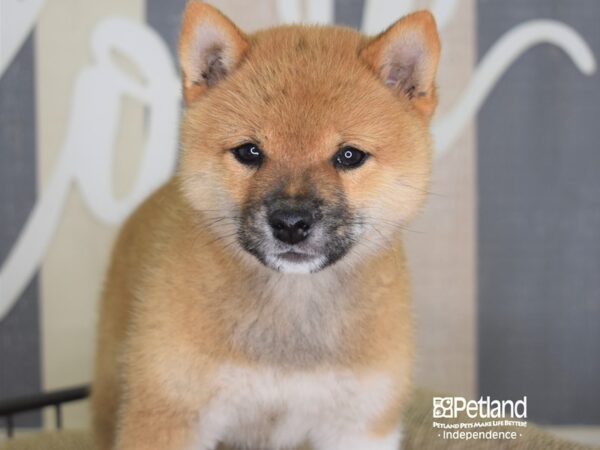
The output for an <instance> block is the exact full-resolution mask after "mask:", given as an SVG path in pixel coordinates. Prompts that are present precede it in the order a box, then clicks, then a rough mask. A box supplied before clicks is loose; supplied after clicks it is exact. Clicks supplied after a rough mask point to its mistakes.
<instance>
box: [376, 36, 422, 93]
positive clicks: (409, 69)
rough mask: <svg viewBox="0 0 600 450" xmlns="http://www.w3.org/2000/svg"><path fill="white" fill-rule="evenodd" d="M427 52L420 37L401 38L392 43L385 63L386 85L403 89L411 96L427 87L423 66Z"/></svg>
mask: <svg viewBox="0 0 600 450" xmlns="http://www.w3.org/2000/svg"><path fill="white" fill-rule="evenodd" d="M425 57H426V55H425V52H424V51H423V47H422V45H421V43H420V42H419V41H418V39H415V38H406V37H404V38H401V39H398V40H397V41H396V42H393V43H392V44H391V45H390V48H388V50H387V54H386V55H385V59H384V61H385V62H384V64H383V73H382V75H383V76H384V82H385V84H386V86H389V87H390V88H393V89H399V90H402V91H403V92H404V93H406V94H407V95H408V96H409V97H412V96H413V95H415V94H416V93H417V92H420V91H422V90H424V89H426V84H427V80H424V79H423V78H424V76H423V66H424V64H425Z"/></svg>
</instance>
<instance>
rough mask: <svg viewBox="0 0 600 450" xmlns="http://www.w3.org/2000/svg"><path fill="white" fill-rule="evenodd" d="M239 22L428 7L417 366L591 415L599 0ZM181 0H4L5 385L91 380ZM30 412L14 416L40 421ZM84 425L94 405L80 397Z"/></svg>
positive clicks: (173, 112)
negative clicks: (435, 58) (436, 44)
mask: <svg viewBox="0 0 600 450" xmlns="http://www.w3.org/2000/svg"><path fill="white" fill-rule="evenodd" d="M212 3H214V4H215V5H216V6H217V7H219V8H221V9H222V10H223V11H224V12H225V13H226V14H227V15H229V16H230V17H231V18H232V19H233V20H234V21H235V22H236V23H238V24H239V25H240V27H241V28H242V29H244V30H246V31H253V30H255V29H258V28H261V27H265V26H271V25H275V24H280V23H289V22H308V23H315V22H319V23H337V24H340V25H346V26H350V27H355V28H358V29H361V30H363V31H364V32H367V33H372V34H374V33H377V32H379V31H381V30H382V29H384V28H385V27H386V26H387V25H389V24H390V23H391V22H393V21H394V20H395V19H397V18H398V17H400V16H401V15H403V14H404V13H406V12H409V11H411V10H413V9H417V8H430V9H432V10H433V12H434V14H435V15H436V18H437V21H438V23H439V26H440V29H441V34H442V41H443V57H442V61H441V69H440V76H439V87H440V89H439V90H440V98H441V106H440V108H439V112H438V113H437V115H436V120H435V124H434V137H435V142H436V160H435V163H434V177H433V184H432V187H431V192H432V193H431V197H430V200H429V202H428V204H427V207H426V209H425V211H424V213H423V215H422V216H421V217H420V218H419V219H418V220H417V221H416V222H415V223H413V224H412V225H411V226H410V230H409V231H407V232H406V240H407V245H408V253H409V255H408V257H409V262H410V266H411V270H412V275H413V285H414V286H413V287H414V293H415V300H414V314H415V317H416V321H417V341H418V361H417V362H418V364H417V374H416V381H417V383H418V384H420V385H422V386H427V387H431V388H434V389H437V390H441V391H447V392H454V393H457V394H463V395H470V396H479V395H492V396H494V397H496V398H507V399H508V398H518V397H519V398H520V397H521V396H523V395H527V396H528V397H529V402H528V404H529V415H530V417H531V419H533V420H537V421H541V422H545V423H555V424H560V423H578V424H579V423H580V424H591V423H598V422H600V402H599V401H598V400H599V399H600V386H599V384H598V382H597V380H598V377H599V376H600V195H599V193H600V177H599V176H598V172H599V169H600V149H599V148H598V142H599V140H600V128H599V127H598V124H597V122H598V117H600V76H599V75H598V71H597V69H596V59H597V58H598V56H599V55H600V27H598V23H599V21H600V3H599V2H597V1H594V0H573V1H570V2H564V1H559V0H504V1H499V0H497V1H492V0H480V1H475V0H463V1H458V0H415V1H410V0H403V1H399V0H397V1H392V0H389V1H385V0H335V1H334V0H258V1H253V2H252V3H250V2H246V1H242V0H220V1H214V2H212ZM183 6H184V0H169V1H164V0H103V1H91V0H45V1H44V0H0V398H6V397H9V396H13V395H18V394H25V393H32V392H37V391H40V390H43V389H53V388H58V387H65V386H71V385H74V384H79V383H86V382H88V381H89V380H90V374H91V361H92V352H93V340H94V328H95V320H96V302H97V298H98V293H99V290H100V287H101V283H102V276H103V272H104V270H105V269H106V266H107V261H108V256H109V252H110V248H111V244H112V241H113V239H114V237H115V233H116V229H117V227H118V225H119V223H120V222H121V221H122V220H123V218H124V217H125V216H126V215H127V214H128V213H129V212H130V211H131V210H132V209H133V208H134V207H135V206H136V205H137V204H138V203H139V202H140V201H142V200H143V199H144V198H145V197H146V196H147V195H148V194H149V193H150V192H151V191H152V190H153V189H154V188H156V187H157V186H158V185H159V184H160V183H161V182H163V181H164V180H165V179H166V178H168V176H169V174H170V173H171V172H172V170H173V167H174V164H175V161H176V142H177V120H178V115H179V111H180V98H179V95H180V94H179V83H178V79H177V76H178V74H177V69H176V62H175V59H174V53H173V49H174V43H175V40H176V36H177V29H178V24H179V17H180V13H181V11H182V9H183ZM38 420H39V418H38V417H35V416H34V417H25V416H24V417H23V418H22V422H20V423H22V424H35V423H37V422H38ZM66 420H67V421H68V422H69V423H70V424H73V425H83V424H85V423H86V421H87V411H86V409H85V406H84V405H75V406H70V407H68V408H67V411H66Z"/></svg>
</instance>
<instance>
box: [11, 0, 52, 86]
mask: <svg viewBox="0 0 600 450" xmlns="http://www.w3.org/2000/svg"><path fill="white" fill-rule="evenodd" d="M44 3H45V0H27V1H26V2H25V1H23V0H0V78H1V77H2V74H3V73H4V71H5V70H6V69H7V68H8V66H9V65H10V63H11V62H12V60H13V58H14V57H15V55H16V54H17V52H18V51H19V49H20V48H21V47H22V46H23V44H24V43H25V40H26V39H27V36H29V34H30V33H31V30H32V29H33V27H34V25H35V22H36V20H37V18H38V15H39V13H40V11H41V9H42V6H44Z"/></svg>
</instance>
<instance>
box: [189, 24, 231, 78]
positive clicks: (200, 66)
mask: <svg viewBox="0 0 600 450" xmlns="http://www.w3.org/2000/svg"><path fill="white" fill-rule="evenodd" d="M225 45H226V42H225V39H224V38H223V36H222V34H221V33H219V31H218V30H215V29H214V28H212V27H210V26H206V25H204V24H200V25H199V26H198V28H197V30H196V31H195V33H194V35H193V40H192V42H191V45H190V47H189V49H188V51H187V52H186V53H187V55H186V61H185V63H186V66H187V67H185V68H184V69H185V70H186V71H187V72H188V75H189V79H190V81H191V82H192V83H195V84H199V83H202V82H206V83H207V84H208V85H209V86H212V85H214V84H215V83H216V82H217V81H219V80H220V79H221V78H223V77H224V76H225V75H226V72H227V70H226V66H225V62H226V61H224V59H225V58H224V56H225V55H224V50H225Z"/></svg>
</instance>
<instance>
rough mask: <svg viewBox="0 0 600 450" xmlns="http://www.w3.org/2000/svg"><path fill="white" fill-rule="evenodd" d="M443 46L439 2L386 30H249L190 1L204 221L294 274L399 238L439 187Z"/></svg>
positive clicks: (189, 103)
mask: <svg viewBox="0 0 600 450" xmlns="http://www.w3.org/2000/svg"><path fill="white" fill-rule="evenodd" d="M439 50H440V44H439V40H438V35H437V32H436V27H435V23H434V20H433V18H432V16H431V15H430V14H429V13H427V12H418V13H415V14H412V15H409V16H407V17H404V18H402V19H400V20H399V21H398V22H396V23H395V24H394V25H392V26H391V27H390V28H389V29H388V30H386V31H385V32H383V33H382V34H380V35H379V36H376V37H374V38H367V37H364V36H362V35H361V34H359V33H357V32H354V31H352V30H349V29H342V28H334V27H299V26H298V27H281V28H275V29H271V30H267V31H262V32H258V33H256V34H254V35H251V36H248V35H245V34H243V33H242V32H241V31H240V30H239V29H238V28H237V27H236V26H235V25H234V24H233V23H231V22H230V21H229V20H228V19H227V18H226V17H224V16H223V15H222V14H221V13H219V12H218V11H216V10H215V9H213V8H212V7H210V6H208V5H206V4H203V3H199V2H196V1H192V2H190V3H189V4H188V6H187V9H186V12H185V14H184V19H183V26H182V32H181V38H180V44H179V58H180V62H181V72H182V78H183V95H184V100H185V104H186V109H185V113H184V117H183V120H182V128H181V132H182V137H181V141H182V159H181V165H180V176H181V179H182V181H183V184H182V185H183V189H184V193H185V196H186V198H187V199H188V200H189V201H190V203H191V205H192V206H193V207H194V208H195V209H196V210H197V212H198V215H199V217H201V218H202V220H200V222H199V223H200V224H202V226H206V227H208V228H210V229H211V232H213V233H215V234H216V236H217V238H218V239H219V240H220V242H223V243H224V245H226V246H228V247H229V248H231V249H233V250H235V251H241V252H245V253H250V254H251V255H253V256H255V257H256V258H257V259H258V260H259V261H261V262H262V263H263V264H265V265H267V266H268V267H271V268H272V269H275V270H279V271H282V272H315V271H318V270H321V269H323V268H325V267H327V266H328V265H331V264H333V263H335V262H337V261H338V260H340V259H343V258H345V255H347V254H349V253H354V254H356V255H361V254H365V253H366V252H369V251H377V250H378V249H379V248H381V247H382V246H385V245H387V243H388V242H389V241H390V238H391V237H392V235H393V234H394V233H396V232H397V231H398V229H399V228H400V227H401V226H402V224H403V223H405V222H406V221H407V220H409V219H410V218H411V217H412V216H413V215H414V214H415V212H416V211H417V210H418V209H419V207H420V205H421V204H422V202H423V197H424V192H425V191H426V189H427V184H428V179H429V170H430V169H429V165H430V139H429V134H428V124H429V120H430V117H431V115H432V113H433V110H434V108H435V105H436V96H435V87H434V81H435V80H434V78H435V72H436V68H437V63H438V58H439ZM351 260H352V259H351V258H348V261H351Z"/></svg>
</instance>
